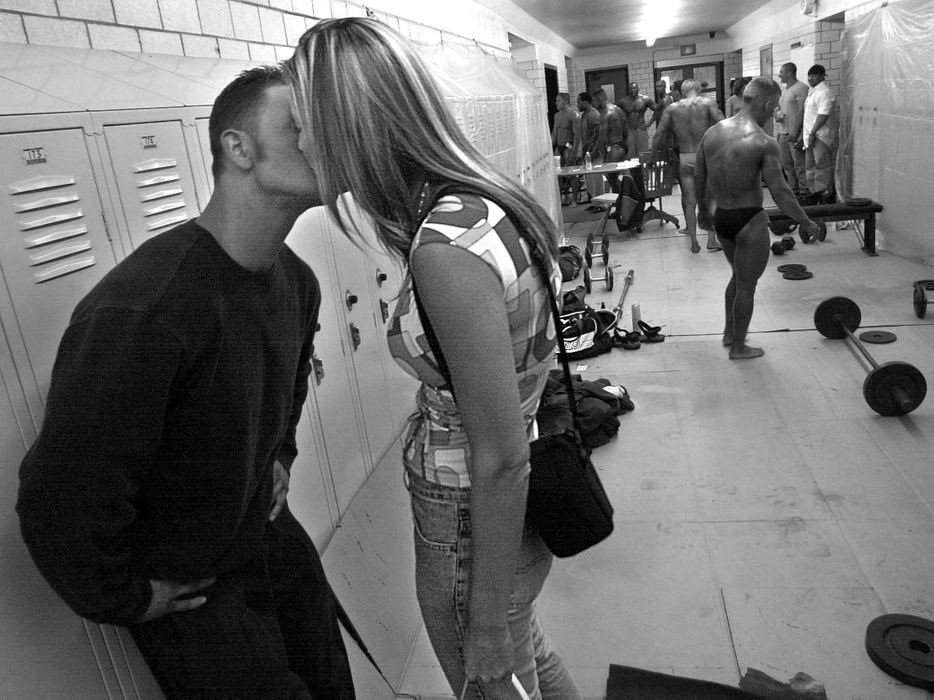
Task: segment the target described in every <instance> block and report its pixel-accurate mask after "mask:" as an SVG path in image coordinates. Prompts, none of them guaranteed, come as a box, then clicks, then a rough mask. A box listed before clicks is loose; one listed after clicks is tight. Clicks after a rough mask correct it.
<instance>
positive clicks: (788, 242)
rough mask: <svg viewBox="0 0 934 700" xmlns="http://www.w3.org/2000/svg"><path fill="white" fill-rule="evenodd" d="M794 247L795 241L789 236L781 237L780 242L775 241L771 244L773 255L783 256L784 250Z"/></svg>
mask: <svg viewBox="0 0 934 700" xmlns="http://www.w3.org/2000/svg"><path fill="white" fill-rule="evenodd" d="M794 247H795V239H794V238H792V237H791V236H782V240H780V241H775V242H774V243H773V244H772V253H773V254H774V255H784V254H785V251H786V250H791V249H792V248H794Z"/></svg>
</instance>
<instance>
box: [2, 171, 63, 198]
mask: <svg viewBox="0 0 934 700" xmlns="http://www.w3.org/2000/svg"><path fill="white" fill-rule="evenodd" d="M74 184H75V179H74V178H73V177H72V176H71V175H46V176H40V177H33V178H30V179H28V180H20V181H19V182H11V183H10V184H9V188H10V192H11V194H26V193H27V192H39V191H41V190H51V189H54V188H56V187H67V186H68V185H74Z"/></svg>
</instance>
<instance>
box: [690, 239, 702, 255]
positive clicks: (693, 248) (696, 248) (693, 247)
mask: <svg viewBox="0 0 934 700" xmlns="http://www.w3.org/2000/svg"><path fill="white" fill-rule="evenodd" d="M691 252H692V253H699V252H700V243H698V242H697V241H691Z"/></svg>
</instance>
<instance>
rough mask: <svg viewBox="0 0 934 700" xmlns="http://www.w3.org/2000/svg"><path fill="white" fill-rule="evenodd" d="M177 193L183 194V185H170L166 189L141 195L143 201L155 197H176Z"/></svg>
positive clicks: (148, 200)
mask: <svg viewBox="0 0 934 700" xmlns="http://www.w3.org/2000/svg"><path fill="white" fill-rule="evenodd" d="M177 194H182V188H181V187H169V188H167V189H164V190H156V191H155V192H147V193H144V194H142V195H140V201H141V202H151V201H153V200H155V199H165V198H166V197H174V196H175V195H177Z"/></svg>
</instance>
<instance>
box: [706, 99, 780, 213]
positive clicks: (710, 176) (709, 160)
mask: <svg viewBox="0 0 934 700" xmlns="http://www.w3.org/2000/svg"><path fill="white" fill-rule="evenodd" d="M701 159H703V167H704V170H705V171H706V187H707V199H715V200H716V201H717V206H719V207H721V208H724V209H736V208H739V207H756V206H761V205H762V174H761V173H762V171H763V170H764V169H765V170H767V171H771V170H773V169H774V168H775V167H778V168H780V167H781V166H779V165H778V145H777V143H776V141H775V139H772V138H770V137H768V136H767V135H766V134H765V132H764V131H762V129H760V128H759V127H758V126H757V125H756V124H755V123H753V122H752V121H750V120H744V119H740V118H738V117H734V118H732V119H727V120H725V121H721V122H720V123H718V124H716V125H714V126H713V127H711V128H710V130H709V131H708V132H707V133H706V135H705V136H704V138H703V142H702V143H701V149H700V153H698V160H701ZM771 174H773V173H771V172H767V173H766V175H767V180H768V176H769V175H771ZM779 174H780V171H779Z"/></svg>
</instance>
